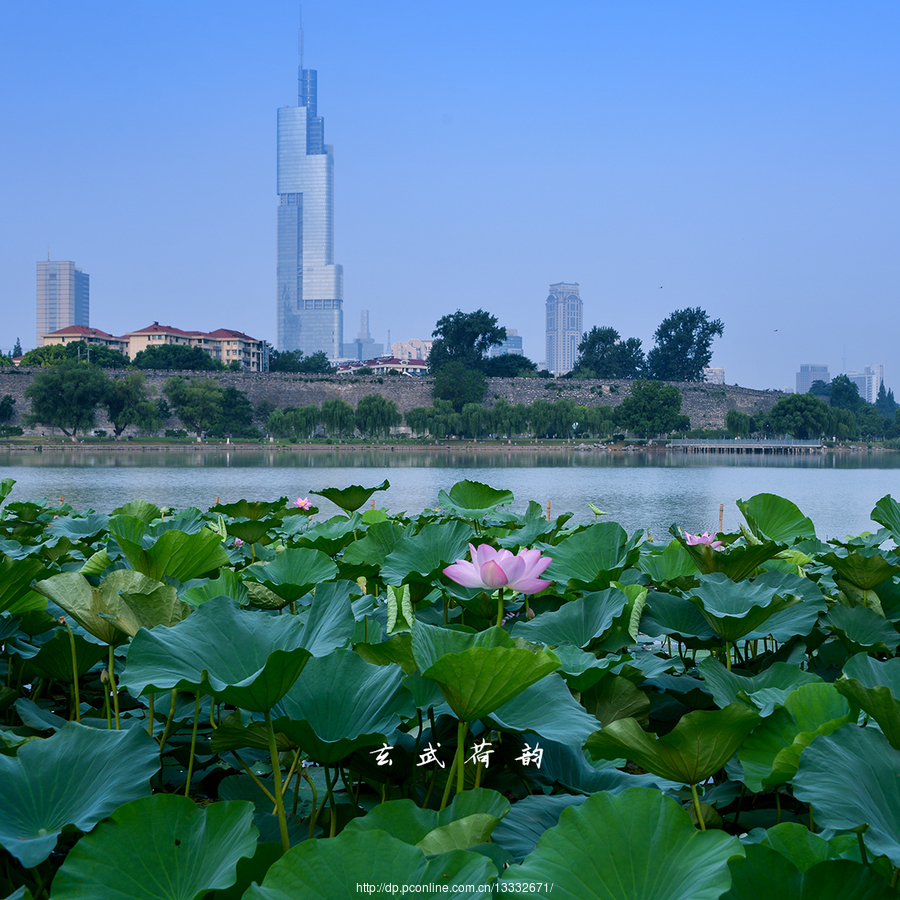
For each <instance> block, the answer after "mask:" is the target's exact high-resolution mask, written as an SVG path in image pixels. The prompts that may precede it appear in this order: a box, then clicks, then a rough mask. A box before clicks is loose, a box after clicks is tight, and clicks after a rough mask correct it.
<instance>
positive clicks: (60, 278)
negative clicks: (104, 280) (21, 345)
mask: <svg viewBox="0 0 900 900" xmlns="http://www.w3.org/2000/svg"><path fill="white" fill-rule="evenodd" d="M90 313H91V276H90V275H88V274H87V273H86V272H82V271H81V269H79V268H76V266H75V263H73V262H51V260H50V254H49V253H48V254H47V259H46V260H45V261H43V262H39V263H38V264H37V344H36V346H38V347H43V346H44V338H43V335H45V334H50V333H51V332H53V331H58V330H59V329H60V328H67V327H68V326H70V325H90V324H91V323H90Z"/></svg>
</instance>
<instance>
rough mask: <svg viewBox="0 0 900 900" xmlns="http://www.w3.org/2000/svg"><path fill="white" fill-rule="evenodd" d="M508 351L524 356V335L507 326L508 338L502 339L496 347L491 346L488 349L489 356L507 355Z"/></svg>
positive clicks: (514, 354)
mask: <svg viewBox="0 0 900 900" xmlns="http://www.w3.org/2000/svg"><path fill="white" fill-rule="evenodd" d="M507 353H511V354H512V355H513V356H524V355H525V354H524V352H523V350H522V336H521V335H520V334H519V332H518V331H516V329H515V328H507V329H506V340H505V341H501V342H500V343H499V344H497V345H496V346H495V347H491V349H490V350H488V356H490V357H492V358H493V357H495V356H505V355H506V354H507Z"/></svg>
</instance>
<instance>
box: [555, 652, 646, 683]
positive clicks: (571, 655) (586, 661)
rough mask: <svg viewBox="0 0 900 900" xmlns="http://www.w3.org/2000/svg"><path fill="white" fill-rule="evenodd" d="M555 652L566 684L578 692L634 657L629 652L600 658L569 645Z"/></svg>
mask: <svg viewBox="0 0 900 900" xmlns="http://www.w3.org/2000/svg"><path fill="white" fill-rule="evenodd" d="M553 652H554V653H555V654H556V657H557V659H558V660H559V663H560V666H559V669H558V670H557V671H558V672H559V674H560V675H562V677H563V678H565V680H566V684H567V685H568V686H569V687H570V688H571V689H572V690H573V691H577V692H578V693H581V692H582V691H586V690H587V689H588V688H591V687H593V686H594V685H595V684H596V683H597V682H598V681H600V680H602V679H603V678H605V677H606V675H607V674H608V673H609V671H610V670H611V669H614V668H615V667H616V666H618V665H619V664H621V663H623V662H628V661H630V660H631V659H632V657H631V656H630V655H629V654H627V653H624V654H616V655H610V656H604V657H603V658H602V659H598V658H597V657H596V656H595V655H594V654H593V653H588V652H586V651H584V650H579V649H578V648H577V647H571V646H567V645H564V646H562V647H555V648H554V649H553Z"/></svg>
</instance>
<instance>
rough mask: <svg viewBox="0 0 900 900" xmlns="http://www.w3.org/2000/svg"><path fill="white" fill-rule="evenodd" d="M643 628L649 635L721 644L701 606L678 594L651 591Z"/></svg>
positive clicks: (642, 618)
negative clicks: (703, 614) (700, 608)
mask: <svg viewBox="0 0 900 900" xmlns="http://www.w3.org/2000/svg"><path fill="white" fill-rule="evenodd" d="M641 631H642V632H643V633H644V634H648V635H650V637H664V636H666V635H670V636H671V637H674V638H675V639H676V640H679V641H685V639H687V640H688V641H698V642H700V644H701V645H705V644H720V643H721V642H720V641H719V639H718V638H717V637H716V633H715V632H714V631H713V630H712V628H710V627H709V624H708V623H707V621H706V619H704V618H703V616H702V615H701V613H700V610H699V609H697V607H696V606H694V604H693V603H690V602H689V601H687V600H685V599H684V598H683V597H678V596H676V595H675V594H665V593H663V592H662V591H650V592H649V593H648V594H647V603H646V604H645V606H644V609H643V615H642V616H641Z"/></svg>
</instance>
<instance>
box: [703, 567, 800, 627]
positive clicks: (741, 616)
mask: <svg viewBox="0 0 900 900" xmlns="http://www.w3.org/2000/svg"><path fill="white" fill-rule="evenodd" d="M777 574H781V573H777ZM757 581H758V582H759V583H750V582H747V581H742V582H740V583H737V582H734V581H732V580H731V579H730V578H729V577H728V576H727V575H726V574H724V573H723V572H716V573H713V574H712V575H701V576H700V584H699V585H697V587H695V588H692V589H691V596H690V597H689V598H688V599H689V600H690V602H691V603H693V604H694V605H695V606H696V607H697V609H699V610H700V613H701V615H702V616H703V618H704V619H706V621H707V622H708V623H709V627H710V628H712V630H713V631H714V632H715V633H716V634H717V635H719V637H721V638H722V639H723V640H725V641H736V640H738V639H739V638H742V637H744V635H746V634H749V633H750V632H751V631H755V630H756V629H757V628H758V627H759V626H760V625H761V624H762V623H763V622H765V621H766V619H768V618H769V617H770V616H771V615H773V614H774V613H777V612H781V610H783V609H786V608H788V607H790V606H795V605H796V604H798V603H800V598H799V597H797V596H796V595H792V594H789V595H786V596H785V597H780V596H779V595H778V594H776V593H774V592H773V591H772V589H771V588H770V587H769V585H768V584H766V583H763V582H762V579H757Z"/></svg>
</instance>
